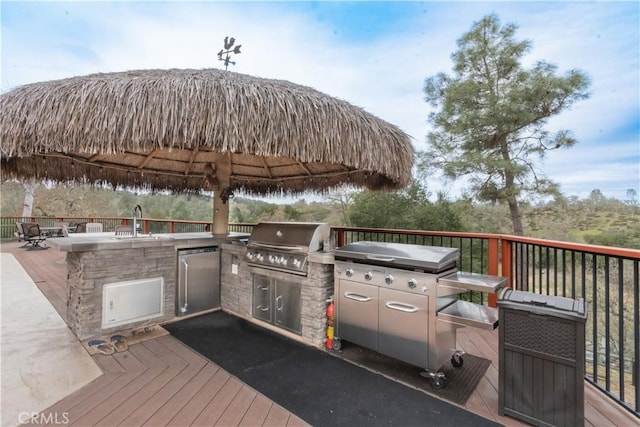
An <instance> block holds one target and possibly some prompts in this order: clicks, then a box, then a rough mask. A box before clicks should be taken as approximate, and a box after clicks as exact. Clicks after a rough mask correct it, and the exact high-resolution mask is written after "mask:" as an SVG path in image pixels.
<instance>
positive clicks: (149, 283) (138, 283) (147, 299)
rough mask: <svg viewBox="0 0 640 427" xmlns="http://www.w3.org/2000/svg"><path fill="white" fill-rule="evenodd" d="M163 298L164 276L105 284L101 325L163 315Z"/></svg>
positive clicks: (120, 323)
mask: <svg viewBox="0 0 640 427" xmlns="http://www.w3.org/2000/svg"><path fill="white" fill-rule="evenodd" d="M163 301H164V280H163V278H162V277H154V278H151V279H142V280H129V281H125V282H117V283H108V284H106V285H104V286H103V287H102V327H103V328H110V327H112V326H120V325H125V324H127V323H133V322H139V321H142V320H147V319H152V318H154V317H159V316H162V315H163V314H164V313H163V307H162V305H163V304H162V302H163Z"/></svg>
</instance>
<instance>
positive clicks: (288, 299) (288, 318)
mask: <svg viewBox="0 0 640 427" xmlns="http://www.w3.org/2000/svg"><path fill="white" fill-rule="evenodd" d="M273 304H274V306H275V307H274V308H275V323H276V325H277V326H280V327H281V328H284V329H287V330H289V331H292V332H295V333H297V334H299V333H300V332H302V327H301V322H300V304H301V301H300V285H299V284H298V283H294V282H286V281H284V280H276V281H275V298H274V300H273Z"/></svg>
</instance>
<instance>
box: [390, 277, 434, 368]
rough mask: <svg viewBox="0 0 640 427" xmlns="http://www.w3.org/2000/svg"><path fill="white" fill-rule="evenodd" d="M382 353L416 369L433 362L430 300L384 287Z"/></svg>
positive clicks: (424, 296) (423, 296)
mask: <svg viewBox="0 0 640 427" xmlns="http://www.w3.org/2000/svg"><path fill="white" fill-rule="evenodd" d="M379 297H380V305H379V307H380V309H379V315H380V318H379V322H378V324H379V336H378V352H380V353H383V354H386V355H388V356H391V357H395V358H396V359H399V360H403V361H405V362H407V363H411V364H413V365H416V366H426V364H427V362H428V360H429V344H428V341H429V329H428V325H429V297H428V296H426V295H418V294H412V293H407V292H401V291H394V290H391V289H385V288H380V290H379Z"/></svg>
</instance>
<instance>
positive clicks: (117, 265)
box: [67, 246, 177, 339]
mask: <svg viewBox="0 0 640 427" xmlns="http://www.w3.org/2000/svg"><path fill="white" fill-rule="evenodd" d="M176 261H177V259H176V251H175V248H174V247H173V246H164V247H162V246H160V247H141V248H130V249H115V250H104V249H103V250H100V251H89V252H69V253H68V254H67V272H68V277H67V282H68V286H67V324H68V326H69V328H70V329H71V331H72V332H73V333H74V334H75V335H76V336H77V337H78V338H80V339H86V338H90V337H95V336H99V335H107V334H110V333H113V332H116V331H119V330H123V329H125V328H126V329H129V328H136V327H142V326H146V325H153V324H158V323H161V322H163V321H166V320H168V319H171V318H173V317H174V312H175V294H176ZM156 277H162V278H163V279H164V301H163V315H162V316H161V317H157V318H154V319H149V320H145V321H141V322H135V323H131V324H127V325H124V326H116V327H112V328H106V329H102V290H103V286H104V285H106V284H109V283H116V282H123V281H127V280H139V279H147V278H156Z"/></svg>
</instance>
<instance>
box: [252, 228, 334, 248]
mask: <svg viewBox="0 0 640 427" xmlns="http://www.w3.org/2000/svg"><path fill="white" fill-rule="evenodd" d="M330 234H331V227H330V226H329V224H326V223H308V222H261V223H259V224H256V225H255V226H254V227H253V230H252V231H251V236H250V237H249V242H248V245H249V246H252V245H260V246H262V247H263V248H271V249H273V248H274V247H275V248H278V247H280V248H281V249H285V248H287V247H288V249H289V250H298V251H304V252H307V251H308V252H315V251H319V250H321V249H322V242H323V241H324V240H325V239H328V238H329V236H330Z"/></svg>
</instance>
